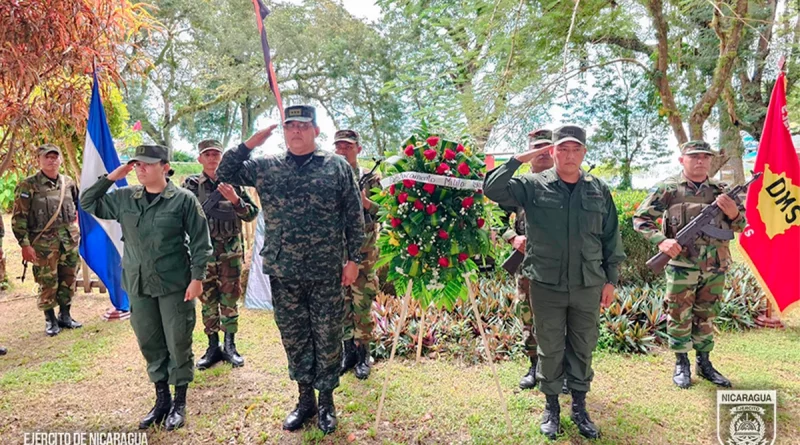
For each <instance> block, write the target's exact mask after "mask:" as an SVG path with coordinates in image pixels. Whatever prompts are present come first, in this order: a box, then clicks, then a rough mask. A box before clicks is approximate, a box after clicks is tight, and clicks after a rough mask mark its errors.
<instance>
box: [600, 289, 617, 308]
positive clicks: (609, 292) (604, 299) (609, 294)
mask: <svg viewBox="0 0 800 445" xmlns="http://www.w3.org/2000/svg"><path fill="white" fill-rule="evenodd" d="M613 302H614V285H613V284H611V283H606V284H605V285H604V286H603V291H602V292H601V294H600V307H603V308H606V307H609V306H611V303H613Z"/></svg>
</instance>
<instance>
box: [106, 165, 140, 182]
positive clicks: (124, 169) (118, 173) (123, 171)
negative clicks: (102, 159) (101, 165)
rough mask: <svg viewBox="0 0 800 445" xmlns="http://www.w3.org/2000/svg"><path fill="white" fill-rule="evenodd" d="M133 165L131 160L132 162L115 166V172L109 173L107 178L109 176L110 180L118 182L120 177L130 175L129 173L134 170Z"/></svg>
mask: <svg viewBox="0 0 800 445" xmlns="http://www.w3.org/2000/svg"><path fill="white" fill-rule="evenodd" d="M133 166H134V163H133V162H131V163H130V164H122V165H120V166H119V167H117V168H115V169H114V171H113V172H111V173H109V174H108V176H106V178H108V180H109V181H114V182H117V181H119V180H120V179H122V178H124V177H126V176H128V173H130V172H131V171H132V170H133Z"/></svg>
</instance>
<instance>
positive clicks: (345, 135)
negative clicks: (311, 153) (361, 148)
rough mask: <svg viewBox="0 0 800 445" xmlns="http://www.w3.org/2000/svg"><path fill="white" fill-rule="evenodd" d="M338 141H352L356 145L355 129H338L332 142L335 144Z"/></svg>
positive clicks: (356, 134)
mask: <svg viewBox="0 0 800 445" xmlns="http://www.w3.org/2000/svg"><path fill="white" fill-rule="evenodd" d="M339 141H344V142H352V143H353V144H356V145H358V141H359V137H358V132H357V131H355V130H339V131H337V132H336V134H335V135H334V136H333V143H334V144H335V143H337V142H339Z"/></svg>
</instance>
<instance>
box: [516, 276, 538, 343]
mask: <svg viewBox="0 0 800 445" xmlns="http://www.w3.org/2000/svg"><path fill="white" fill-rule="evenodd" d="M530 289H531V282H530V280H529V279H528V278H526V277H524V276H522V275H517V298H519V306H518V307H519V318H520V320H521V321H522V341H523V342H524V343H525V355H527V356H528V357H536V332H535V329H534V328H533V310H531V292H530Z"/></svg>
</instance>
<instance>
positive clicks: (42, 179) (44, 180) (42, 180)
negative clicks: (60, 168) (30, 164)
mask: <svg viewBox="0 0 800 445" xmlns="http://www.w3.org/2000/svg"><path fill="white" fill-rule="evenodd" d="M59 179H61V174H58V175H57V176H56V178H55V179H50V178H48V177H47V175H46V174H44V172H43V171H42V170H39V172H38V173H36V180H37V181H39V184H48V183H50V184H52V183H53V182H55V183H56V184H58V180H59Z"/></svg>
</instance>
